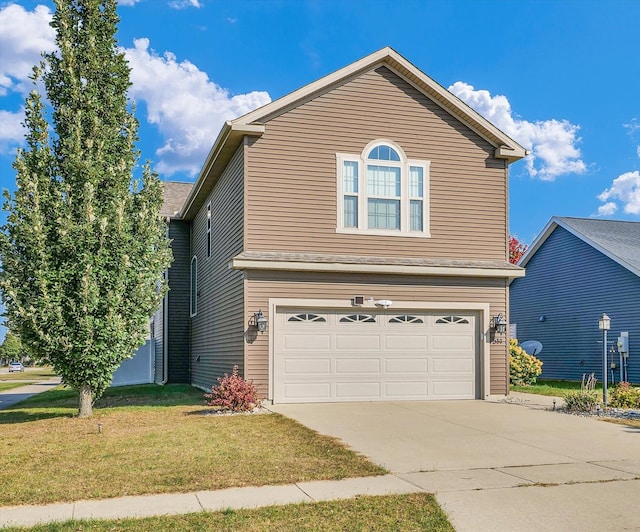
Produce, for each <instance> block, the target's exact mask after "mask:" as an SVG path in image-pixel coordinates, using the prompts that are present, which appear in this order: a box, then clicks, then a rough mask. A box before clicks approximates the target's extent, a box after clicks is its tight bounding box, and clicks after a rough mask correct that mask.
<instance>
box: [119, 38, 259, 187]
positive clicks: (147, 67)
mask: <svg viewBox="0 0 640 532" xmlns="http://www.w3.org/2000/svg"><path fill="white" fill-rule="evenodd" d="M125 54H126V57H127V60H128V61H129V65H130V66H131V82H132V87H131V97H132V98H133V99H135V100H138V101H144V102H145V104H146V106H147V113H148V115H147V119H148V121H149V122H150V123H152V124H155V125H156V126H157V127H158V129H159V130H160V132H161V134H162V135H163V137H164V139H165V143H164V145H163V146H162V147H161V148H160V149H158V151H157V155H158V156H159V157H160V161H159V163H158V165H157V168H156V169H157V171H158V172H159V173H161V174H163V175H165V176H166V175H172V174H174V173H176V172H188V173H189V174H191V175H195V174H196V173H197V172H198V170H199V169H200V166H201V165H202V163H203V161H204V160H205V158H206V156H207V153H208V151H209V149H210V148H211V145H212V143H213V141H214V140H215V138H216V136H217V134H218V132H219V130H220V128H221V127H222V125H223V123H224V122H225V121H226V120H230V119H233V118H237V117H238V116H241V115H243V114H245V113H248V112H249V111H252V110H253V109H256V108H257V107H260V106H262V105H264V104H266V103H269V101H271V99H270V97H269V94H268V93H266V92H257V91H254V92H250V93H248V94H239V95H236V96H230V95H229V93H228V91H227V90H225V89H223V88H222V87H220V86H218V85H216V84H215V83H214V82H213V81H211V80H210V79H209V77H208V76H207V74H206V73H205V72H202V71H201V70H199V69H198V67H196V66H195V65H194V64H192V63H190V62H189V61H182V62H180V63H179V62H178V61H177V59H176V57H175V55H174V54H172V53H170V52H165V54H164V55H163V56H160V55H158V54H157V53H156V52H155V51H153V50H149V40H148V39H137V40H135V41H134V48H128V49H126V50H125Z"/></svg>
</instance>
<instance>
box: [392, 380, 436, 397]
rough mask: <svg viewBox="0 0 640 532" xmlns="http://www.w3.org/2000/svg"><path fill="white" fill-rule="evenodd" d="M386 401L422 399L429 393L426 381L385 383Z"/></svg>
mask: <svg viewBox="0 0 640 532" xmlns="http://www.w3.org/2000/svg"><path fill="white" fill-rule="evenodd" d="M384 389H385V396H386V398H387V399H424V398H425V397H427V396H428V393H429V383H428V382H427V381H399V382H386V383H385V387H384Z"/></svg>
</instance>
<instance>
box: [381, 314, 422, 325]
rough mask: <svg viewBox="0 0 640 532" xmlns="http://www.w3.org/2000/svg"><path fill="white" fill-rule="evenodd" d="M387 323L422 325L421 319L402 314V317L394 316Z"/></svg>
mask: <svg viewBox="0 0 640 532" xmlns="http://www.w3.org/2000/svg"><path fill="white" fill-rule="evenodd" d="M389 323H424V321H422V318H418V316H409V315H408V314H403V315H402V316H394V317H393V318H391V319H389Z"/></svg>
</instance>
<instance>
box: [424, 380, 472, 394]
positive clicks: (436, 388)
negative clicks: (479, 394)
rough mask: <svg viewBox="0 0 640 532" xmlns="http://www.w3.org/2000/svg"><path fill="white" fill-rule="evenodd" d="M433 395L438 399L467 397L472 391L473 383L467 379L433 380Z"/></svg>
mask: <svg viewBox="0 0 640 532" xmlns="http://www.w3.org/2000/svg"><path fill="white" fill-rule="evenodd" d="M432 389H433V397H435V398H438V399H467V398H468V397H469V394H471V393H473V383H470V382H469V381H449V380H447V381H434V382H433V383H432Z"/></svg>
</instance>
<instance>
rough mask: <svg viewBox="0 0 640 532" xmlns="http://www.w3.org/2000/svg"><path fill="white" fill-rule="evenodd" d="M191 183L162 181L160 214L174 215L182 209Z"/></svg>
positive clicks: (191, 185) (191, 186)
mask: <svg viewBox="0 0 640 532" xmlns="http://www.w3.org/2000/svg"><path fill="white" fill-rule="evenodd" d="M192 188H193V183H179V182H177V181H163V182H162V208H161V209H160V216H169V217H174V216H176V215H177V214H178V213H179V212H180V209H182V206H183V205H184V202H185V200H186V199H187V196H188V195H189V192H191V189H192Z"/></svg>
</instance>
